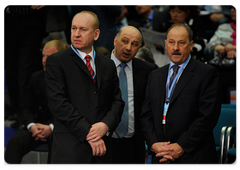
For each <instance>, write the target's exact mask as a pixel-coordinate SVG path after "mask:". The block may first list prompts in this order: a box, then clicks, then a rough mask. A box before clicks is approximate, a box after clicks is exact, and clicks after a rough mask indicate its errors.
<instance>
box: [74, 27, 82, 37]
mask: <svg viewBox="0 0 240 170" xmlns="http://www.w3.org/2000/svg"><path fill="white" fill-rule="evenodd" d="M74 35H75V36H76V37H80V36H81V31H80V30H78V29H77V30H76V31H75V34H74Z"/></svg>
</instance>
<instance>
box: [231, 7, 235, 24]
mask: <svg viewBox="0 0 240 170" xmlns="http://www.w3.org/2000/svg"><path fill="white" fill-rule="evenodd" d="M231 19H232V20H233V21H235V22H236V9H235V8H231Z"/></svg>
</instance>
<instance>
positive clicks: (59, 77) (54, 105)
mask: <svg viewBox="0 0 240 170" xmlns="http://www.w3.org/2000/svg"><path fill="white" fill-rule="evenodd" d="M61 64H62V63H60V62H59V60H58V58H57V56H54V55H52V56H49V57H48V59H47V64H46V75H45V83H46V92H47V97H48V104H49V109H50V112H51V113H52V114H53V116H54V117H55V119H58V121H59V122H61V123H63V124H64V125H65V127H66V128H67V130H68V131H69V132H70V133H72V134H74V135H75V137H76V138H77V139H78V140H80V141H81V142H83V141H85V140H86V136H87V134H88V132H89V130H90V128H91V124H90V123H89V122H88V121H87V120H86V118H85V117H83V116H82V114H81V113H79V111H78V110H77V109H76V108H75V107H74V106H73V105H72V104H71V102H70V99H69V97H68V95H67V90H66V89H67V88H66V84H65V75H64V72H63V69H62V67H61Z"/></svg>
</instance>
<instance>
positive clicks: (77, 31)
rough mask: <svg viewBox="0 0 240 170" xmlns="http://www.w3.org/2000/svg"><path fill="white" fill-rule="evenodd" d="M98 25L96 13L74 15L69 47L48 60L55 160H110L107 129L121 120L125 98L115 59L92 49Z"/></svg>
mask: <svg viewBox="0 0 240 170" xmlns="http://www.w3.org/2000/svg"><path fill="white" fill-rule="evenodd" d="M98 28H99V21H98V18H97V16H96V14H94V13H92V12H90V11H82V12H80V13H78V14H76V15H75V16H74V17H73V20H72V27H71V42H72V45H71V48H69V49H67V50H64V51H62V52H60V53H57V54H54V55H52V56H50V57H49V58H48V60H47V65H46V68H47V69H46V90H47V95H48V101H49V108H50V111H51V113H52V114H53V117H54V131H53V136H52V144H51V150H50V153H49V154H50V155H49V156H50V160H51V163H111V162H110V158H111V155H110V153H111V145H110V144H111V137H110V135H109V133H108V132H110V134H111V132H113V131H114V130H115V128H116V127H117V125H118V124H119V122H120V120H121V115H122V110H123V107H124V102H123V101H122V99H121V91H120V89H119V81H118V77H117V72H116V68H115V65H114V63H113V61H112V60H110V59H109V58H107V57H104V56H101V55H100V54H97V53H96V52H95V50H94V48H93V42H94V41H96V40H97V39H98V37H99V34H100V30H99V29H98ZM85 63H86V64H85Z"/></svg>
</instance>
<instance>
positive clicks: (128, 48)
mask: <svg viewBox="0 0 240 170" xmlns="http://www.w3.org/2000/svg"><path fill="white" fill-rule="evenodd" d="M126 49H127V50H129V51H130V50H131V49H132V44H131V43H128V44H127V47H126Z"/></svg>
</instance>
